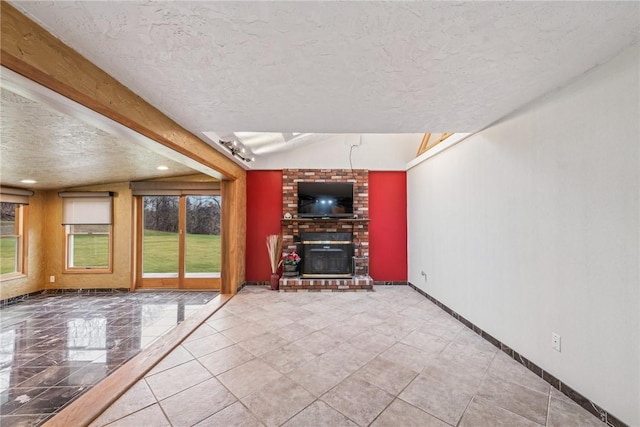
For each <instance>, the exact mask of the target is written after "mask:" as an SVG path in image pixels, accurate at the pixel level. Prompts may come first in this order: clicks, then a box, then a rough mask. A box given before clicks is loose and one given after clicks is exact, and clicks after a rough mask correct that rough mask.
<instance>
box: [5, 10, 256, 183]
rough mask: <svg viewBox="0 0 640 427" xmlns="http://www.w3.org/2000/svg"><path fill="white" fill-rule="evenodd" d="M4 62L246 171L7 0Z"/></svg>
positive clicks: (147, 131) (230, 173) (154, 135)
mask: <svg viewBox="0 0 640 427" xmlns="http://www.w3.org/2000/svg"><path fill="white" fill-rule="evenodd" d="M1 8H2V9H1V14H2V16H1V34H2V52H1V55H0V63H1V64H2V65H3V66H4V67H6V68H8V69H10V70H12V71H15V72H16V73H18V74H21V75H23V76H25V77H27V78H29V79H31V80H33V81H35V82H37V83H39V84H41V85H43V86H45V87H47V88H49V89H51V90H53V91H55V92H58V93H60V94H61V95H63V96H66V97H67V98H70V99H72V100H74V101H76V102H78V103H80V104H82V105H84V106H85V107H87V108H90V109H92V110H94V111H96V112H98V113H100V114H102V115H104V116H106V117H109V118H110V119H112V120H114V121H116V122H118V123H120V124H122V125H124V126H126V127H128V128H130V129H133V130H135V131H136V132H139V133H141V134H143V135H145V136H147V137H148V138H151V139H153V140H154V141H156V142H158V143H160V144H162V145H165V146H167V147H169V148H171V149H172V150H175V151H177V152H179V153H181V154H184V155H186V156H188V157H190V158H192V159H194V160H196V161H198V162H200V163H202V164H204V165H207V166H209V167H211V168H213V169H215V170H217V171H219V172H220V173H222V174H223V175H225V176H226V177H228V178H230V179H236V178H238V177H241V176H244V174H245V171H244V169H242V168H241V167H240V166H238V165H237V164H236V163H235V162H233V161H232V160H230V159H229V158H227V157H226V156H224V155H223V154H222V153H220V152H219V151H217V150H216V149H214V148H212V147H211V146H209V145H208V144H207V143H205V142H204V141H202V140H200V139H199V138H197V137H196V136H195V135H193V134H192V133H191V132H189V131H187V130H186V129H184V128H182V127H181V126H180V125H178V124H177V123H175V122H174V121H173V120H171V119H170V118H169V117H167V116H165V115H164V114H163V113H162V112H161V111H160V110H158V109H157V108H155V107H153V106H152V105H151V104H149V103H147V102H146V101H145V100H143V99H142V98H140V97H139V96H138V95H136V94H135V93H134V92H132V91H131V90H129V89H128V88H127V87H126V86H124V85H123V84H121V83H120V82H118V81H117V80H115V79H114V78H113V77H111V76H110V75H108V74H107V73H105V72H104V71H102V70H101V69H100V68H98V67H97V66H95V65H94V64H93V63H91V62H89V61H88V60H87V59H86V58H84V57H83V56H81V55H80V54H79V53H78V52H76V51H75V50H73V49H71V48H70V47H69V46H67V45H65V44H64V43H62V42H61V41H60V40H58V39H57V38H55V37H54V36H53V35H52V34H50V33H49V32H47V31H46V30H45V29H44V28H42V27H40V26H39V25H38V24H36V23H35V22H33V21H32V20H30V19H29V18H27V17H26V16H24V15H23V14H22V13H20V12H19V11H18V10H17V9H15V8H14V7H13V6H11V5H10V4H9V3H7V2H6V1H2V3H1Z"/></svg>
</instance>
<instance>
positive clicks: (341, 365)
mask: <svg viewBox="0 0 640 427" xmlns="http://www.w3.org/2000/svg"><path fill="white" fill-rule="evenodd" d="M375 355H376V354H375V353H373V352H367V351H363V350H360V349H359V348H356V347H354V346H352V345H351V344H349V343H342V344H340V345H339V346H337V347H336V348H334V349H332V350H329V351H327V352H326V353H325V354H323V355H322V356H320V359H321V360H323V361H325V362H327V363H328V364H329V365H332V366H333V367H334V369H335V370H337V371H344V372H347V373H349V374H351V373H353V372H355V371H357V370H358V369H360V368H361V367H363V366H364V365H366V364H367V363H368V362H370V361H371V359H373V358H374V357H375Z"/></svg>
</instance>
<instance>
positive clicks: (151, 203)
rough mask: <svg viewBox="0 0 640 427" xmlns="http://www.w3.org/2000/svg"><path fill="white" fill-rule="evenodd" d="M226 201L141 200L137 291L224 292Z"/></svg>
mask: <svg viewBox="0 0 640 427" xmlns="http://www.w3.org/2000/svg"><path fill="white" fill-rule="evenodd" d="M221 203H222V201H221V198H220V196H217V195H181V196H142V197H139V200H138V212H139V218H138V224H139V233H138V234H139V238H138V280H137V287H140V288H174V289H217V288H219V287H220V265H221V260H220V257H221V254H220V232H221V230H220V223H221V212H222V210H221Z"/></svg>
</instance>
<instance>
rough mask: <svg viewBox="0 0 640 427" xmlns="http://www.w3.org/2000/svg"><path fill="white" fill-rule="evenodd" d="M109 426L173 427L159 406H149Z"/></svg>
mask: <svg viewBox="0 0 640 427" xmlns="http://www.w3.org/2000/svg"><path fill="white" fill-rule="evenodd" d="M107 425H108V426H109V427H140V426H154V427H171V424H170V423H169V420H167V418H166V417H165V416H164V414H163V413H162V409H160V405H158V404H155V405H151V406H147V407H146V408H144V409H142V410H140V411H138V412H134V413H133V414H131V415H128V416H126V417H124V418H120V419H119V420H117V421H114V422H112V423H111V424H107Z"/></svg>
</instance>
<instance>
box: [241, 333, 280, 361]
mask: <svg viewBox="0 0 640 427" xmlns="http://www.w3.org/2000/svg"><path fill="white" fill-rule="evenodd" d="M287 344H289V341H287V340H285V339H284V338H281V337H279V336H278V335H275V334H272V333H270V332H267V333H265V334H262V335H258V336H257V337H253V338H250V339H248V340H245V341H242V342H241V343H240V346H241V347H242V348H244V349H245V350H247V351H248V352H249V353H251V354H253V355H254V356H260V355H261V354H264V353H268V352H270V351H272V350H275V349H278V348H280V347H282V346H284V345H287Z"/></svg>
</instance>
